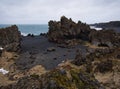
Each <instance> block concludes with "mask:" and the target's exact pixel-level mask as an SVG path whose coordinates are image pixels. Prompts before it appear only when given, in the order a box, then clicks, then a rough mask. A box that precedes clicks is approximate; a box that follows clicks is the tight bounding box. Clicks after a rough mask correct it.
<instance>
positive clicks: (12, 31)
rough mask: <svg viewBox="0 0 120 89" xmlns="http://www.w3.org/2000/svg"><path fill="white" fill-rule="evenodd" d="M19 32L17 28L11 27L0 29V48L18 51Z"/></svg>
mask: <svg viewBox="0 0 120 89" xmlns="http://www.w3.org/2000/svg"><path fill="white" fill-rule="evenodd" d="M20 36H21V35H20V32H19V31H18V27H17V26H16V25H13V26H11V27H7V28H1V29H0V46H1V47H3V48H4V50H6V51H15V52H16V51H19V50H20Z"/></svg>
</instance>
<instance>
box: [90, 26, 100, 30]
mask: <svg viewBox="0 0 120 89" xmlns="http://www.w3.org/2000/svg"><path fill="white" fill-rule="evenodd" d="M90 28H91V29H96V30H102V28H98V27H95V26H90Z"/></svg>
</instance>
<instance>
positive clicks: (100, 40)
mask: <svg viewBox="0 0 120 89" xmlns="http://www.w3.org/2000/svg"><path fill="white" fill-rule="evenodd" d="M89 40H90V42H91V43H92V44H93V45H96V46H104V47H105V46H106V47H111V48H112V47H118V46H120V35H119V34H118V33H116V32H114V31H113V30H100V31H96V30H94V31H92V32H91V33H90V34H89Z"/></svg>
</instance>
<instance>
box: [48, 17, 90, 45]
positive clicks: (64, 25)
mask: <svg viewBox="0 0 120 89" xmlns="http://www.w3.org/2000/svg"><path fill="white" fill-rule="evenodd" d="M90 32H91V29H90V27H89V25H87V24H85V23H82V22H80V21H79V22H78V23H75V22H73V21H72V19H68V18H66V17H65V16H62V17H61V20H60V21H58V22H56V21H50V22H49V32H48V38H49V40H50V41H53V42H57V43H64V42H65V41H66V40H71V39H81V40H89V37H88V35H89V33H90Z"/></svg>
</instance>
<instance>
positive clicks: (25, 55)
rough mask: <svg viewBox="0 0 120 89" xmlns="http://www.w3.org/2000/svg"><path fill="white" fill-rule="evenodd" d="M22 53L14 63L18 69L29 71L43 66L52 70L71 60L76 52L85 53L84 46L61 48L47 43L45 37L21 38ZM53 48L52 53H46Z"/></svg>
mask: <svg viewBox="0 0 120 89" xmlns="http://www.w3.org/2000/svg"><path fill="white" fill-rule="evenodd" d="M21 47H22V52H21V54H20V58H19V59H18V60H17V61H16V64H17V66H18V68H20V69H30V68H32V67H33V66H35V65H43V67H45V68H46V69H47V70H49V69H53V68H55V67H56V66H58V64H59V63H61V62H64V61H65V60H73V59H74V58H75V56H76V50H77V49H81V50H82V51H83V52H85V49H86V47H85V46H80V45H78V46H74V47H71V48H61V47H59V46H58V44H56V43H52V42H49V41H48V38H46V37H45V36H35V37H29V36H28V37H27V36H26V37H22V41H21ZM51 48H53V49H54V51H51V52H49V51H47V49H51Z"/></svg>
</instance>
